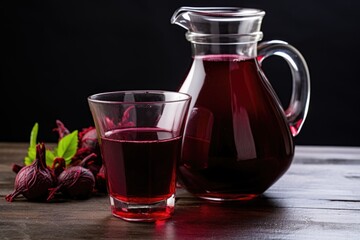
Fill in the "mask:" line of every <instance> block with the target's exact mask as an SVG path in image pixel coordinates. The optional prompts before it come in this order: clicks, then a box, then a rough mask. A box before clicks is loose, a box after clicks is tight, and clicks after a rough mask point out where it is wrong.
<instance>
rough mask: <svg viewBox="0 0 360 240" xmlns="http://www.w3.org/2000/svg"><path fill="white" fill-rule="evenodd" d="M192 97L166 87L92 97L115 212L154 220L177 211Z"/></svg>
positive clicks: (125, 217)
mask: <svg viewBox="0 0 360 240" xmlns="http://www.w3.org/2000/svg"><path fill="white" fill-rule="evenodd" d="M190 101H191V97H190V95H188V94H184V93H179V92H171V91H161V90H131V91H130V90H128V91H114V92H103V93H97V94H94V95H91V96H89V97H88V103H89V107H90V111H91V114H92V117H93V120H94V123H95V127H96V130H97V133H98V138H99V144H100V147H101V154H102V158H103V163H104V166H105V176H106V182H107V189H108V194H109V197H110V205H111V212H112V214H113V215H114V216H116V217H119V218H121V219H124V220H127V221H146V222H153V221H156V220H162V219H167V218H169V217H171V216H172V215H173V212H174V208H175V190H176V167H177V162H178V160H179V158H180V155H181V148H182V140H183V133H184V127H185V123H186V118H187V113H188V109H189V104H190Z"/></svg>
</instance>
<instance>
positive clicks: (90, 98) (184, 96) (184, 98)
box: [87, 90, 192, 104]
mask: <svg viewBox="0 0 360 240" xmlns="http://www.w3.org/2000/svg"><path fill="white" fill-rule="evenodd" d="M141 93H142V94H144V93H145V94H147V93H150V94H157V95H160V94H171V95H178V96H182V98H179V99H170V100H156V101H127V100H126V101H120V100H101V99H96V98H95V97H101V96H106V95H112V94H141ZM191 98H192V97H191V95H189V94H187V93H183V92H176V91H170V90H119V91H107V92H100V93H95V94H91V95H90V96H88V97H87V100H88V101H89V102H92V103H107V104H151V103H176V102H186V101H190V100H191Z"/></svg>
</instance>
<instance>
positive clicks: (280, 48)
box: [258, 40, 310, 137]
mask: <svg viewBox="0 0 360 240" xmlns="http://www.w3.org/2000/svg"><path fill="white" fill-rule="evenodd" d="M272 55H276V56H279V57H282V58H283V59H285V60H286V62H287V63H288V65H289V67H290V69H291V74H292V94H291V99H290V103H289V106H288V108H287V109H286V110H285V115H286V118H287V120H288V123H289V126H290V131H291V133H292V135H293V136H294V137H295V136H296V135H298V134H299V132H300V130H301V127H302V126H303V124H304V121H305V118H306V116H307V112H308V108H309V102H310V74H309V69H308V66H307V64H306V61H305V59H304V58H303V56H302V55H301V53H300V52H299V51H298V50H297V49H296V48H294V47H293V46H291V45H290V44H288V43H287V42H284V41H279V40H273V41H265V42H262V43H260V44H259V45H258V61H259V63H260V65H261V64H262V62H263V61H264V60H265V59H266V58H267V57H270V56H272Z"/></svg>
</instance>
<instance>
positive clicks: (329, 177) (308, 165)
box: [0, 143, 360, 240]
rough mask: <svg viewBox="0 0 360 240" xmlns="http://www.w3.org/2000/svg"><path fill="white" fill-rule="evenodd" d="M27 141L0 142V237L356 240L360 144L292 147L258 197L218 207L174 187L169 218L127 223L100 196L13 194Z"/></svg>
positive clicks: (359, 227) (359, 232) (358, 234)
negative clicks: (285, 165)
mask: <svg viewBox="0 0 360 240" xmlns="http://www.w3.org/2000/svg"><path fill="white" fill-rule="evenodd" d="M27 147H28V144H27V143H0V239H1V240H3V239H5V240H7V239H326V240H327V239H336V240H338V239H360V148H356V147H321V146H317V147H313V146H296V154H295V159H294V162H293V164H292V165H291V167H290V169H289V170H288V172H287V173H286V174H285V175H284V176H283V177H282V178H280V180H279V181H277V182H276V183H275V184H274V185H273V186H272V187H271V188H270V189H268V190H267V191H266V192H265V193H264V194H263V195H262V196H261V197H259V198H257V199H255V200H253V201H250V202H246V203H232V204H230V203H228V204H219V203H211V202H206V201H203V200H200V199H197V198H195V197H193V196H192V195H191V194H189V193H188V192H186V191H185V190H184V189H180V188H179V189H177V195H176V196H177V198H176V209H175V214H174V216H173V217H172V218H171V219H169V220H166V221H160V222H156V223H131V222H126V221H123V220H121V219H118V218H115V217H113V216H112V215H111V213H110V206H109V200H108V197H107V196H104V195H99V196H93V197H91V198H90V199H88V200H82V201H80V200H64V201H59V202H51V203H35V202H29V201H27V200H25V199H24V198H17V199H16V200H15V201H14V202H11V203H10V202H7V201H5V196H6V195H7V194H9V193H10V192H11V191H12V190H13V186H14V178H15V173H14V172H12V170H11V165H12V164H13V163H18V164H20V163H22V161H23V158H24V156H25V155H26V151H27Z"/></svg>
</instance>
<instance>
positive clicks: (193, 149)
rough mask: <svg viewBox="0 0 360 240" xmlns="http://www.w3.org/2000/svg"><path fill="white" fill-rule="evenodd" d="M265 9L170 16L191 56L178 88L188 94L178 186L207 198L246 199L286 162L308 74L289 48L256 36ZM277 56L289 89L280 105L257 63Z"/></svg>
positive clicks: (302, 112)
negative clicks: (288, 75)
mask: <svg viewBox="0 0 360 240" xmlns="http://www.w3.org/2000/svg"><path fill="white" fill-rule="evenodd" d="M264 15H265V12H264V11H262V10H259V9H250V8H237V7H196V8H192V7H182V8H179V9H178V10H176V11H175V13H174V15H173V16H172V18H171V22H172V23H174V24H177V25H179V26H181V27H183V28H185V29H186V30H187V32H186V39H187V40H188V41H189V42H190V43H191V49H192V55H193V56H192V57H193V62H192V66H191V69H190V70H189V73H188V76H187V77H186V79H185V81H184V82H183V84H182V86H181V88H180V89H179V91H180V92H184V93H188V94H190V95H191V96H192V103H191V106H190V110H189V115H188V120H187V125H186V130H185V136H184V142H183V150H182V158H181V161H180V162H179V164H178V177H179V182H180V184H181V185H182V186H183V187H184V188H186V189H187V190H188V191H189V192H191V193H192V194H194V195H196V196H198V197H200V198H203V199H207V200H214V201H235V200H248V199H253V198H254V197H256V196H258V195H260V194H262V193H263V192H265V191H266V190H267V189H268V188H269V187H270V186H271V185H273V184H274V183H275V182H276V181H277V180H278V179H279V178H280V177H281V176H282V175H283V174H284V173H285V172H286V171H287V170H288V168H289V166H290V164H291V162H292V159H293V156H294V143H293V137H295V136H296V135H297V134H298V133H299V131H300V129H301V127H302V125H303V123H304V120H305V118H306V115H307V110H308V105H309V98H310V77H309V71H308V68H307V65H306V62H305V60H304V58H303V57H302V55H301V54H300V53H299V52H298V51H297V49H295V48H294V47H293V46H291V45H289V44H288V43H286V42H283V41H278V40H275V41H267V42H262V43H260V44H258V42H259V41H260V40H261V39H262V36H263V34H262V32H261V31H260V27H261V22H262V19H263V17H264ZM272 55H277V56H280V57H283V58H284V59H285V60H286V61H287V63H288V64H289V67H290V69H291V72H292V78H293V83H292V84H293V91H292V96H291V100H290V103H289V106H288V108H287V109H286V110H285V111H284V110H283V108H282V106H281V104H280V101H279V100H278V98H277V95H276V93H275V92H274V90H273V88H272V87H271V85H270V83H269V81H268V80H267V79H266V77H265V75H264V73H263V71H262V69H261V63H262V61H263V60H264V59H266V58H267V57H269V56H272Z"/></svg>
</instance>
